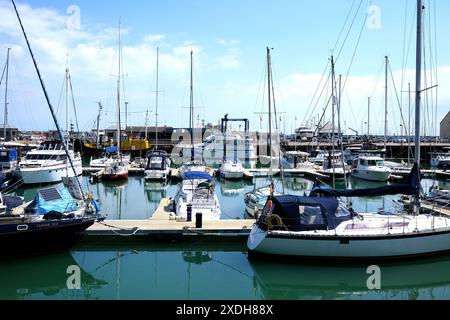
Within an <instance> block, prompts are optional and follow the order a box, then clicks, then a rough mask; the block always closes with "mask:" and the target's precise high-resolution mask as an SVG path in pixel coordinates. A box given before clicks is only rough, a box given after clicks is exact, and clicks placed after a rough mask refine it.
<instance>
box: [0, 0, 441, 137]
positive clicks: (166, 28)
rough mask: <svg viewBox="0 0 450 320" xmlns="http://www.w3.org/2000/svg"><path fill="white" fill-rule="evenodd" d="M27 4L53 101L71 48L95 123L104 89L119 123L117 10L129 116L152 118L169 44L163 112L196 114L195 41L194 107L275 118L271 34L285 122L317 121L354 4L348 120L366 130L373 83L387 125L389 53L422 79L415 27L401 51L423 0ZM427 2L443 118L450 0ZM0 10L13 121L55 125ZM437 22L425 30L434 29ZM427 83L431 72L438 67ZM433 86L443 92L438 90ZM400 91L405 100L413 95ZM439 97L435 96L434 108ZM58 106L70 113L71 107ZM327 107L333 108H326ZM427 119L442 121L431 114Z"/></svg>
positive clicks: (109, 118) (85, 109) (208, 117)
mask: <svg viewBox="0 0 450 320" xmlns="http://www.w3.org/2000/svg"><path fill="white" fill-rule="evenodd" d="M360 3H361V7H360V9H359V11H358V13H357V14H356V12H357V8H358V6H359V5H360ZM18 4H19V10H20V11H21V12H22V15H23V18H24V24H25V28H26V29H27V30H28V32H29V33H30V34H29V37H30V39H31V43H32V46H33V48H34V50H35V53H36V57H37V59H38V63H39V65H40V67H41V69H42V70H41V71H42V73H43V76H44V81H45V83H46V85H47V88H48V90H49V92H50V96H51V98H52V101H53V104H55V105H58V100H59V96H60V90H61V85H62V81H63V77H64V70H65V66H66V54H67V52H68V53H69V67H70V70H71V74H72V80H73V84H74V91H75V99H76V104H77V111H78V121H79V124H80V127H81V129H83V130H89V129H90V128H92V127H93V121H94V119H95V117H96V101H99V100H101V101H102V102H103V104H104V105H105V108H106V110H107V114H105V115H104V116H103V122H102V126H110V125H113V124H114V121H115V120H114V119H115V116H114V110H115V105H114V92H115V88H114V86H115V79H114V77H112V76H111V74H113V73H117V72H116V69H117V68H116V67H115V65H116V64H117V44H116V42H117V25H118V20H119V18H120V19H121V21H122V27H123V32H122V33H123V46H124V48H123V56H124V61H125V73H126V74H127V76H126V80H125V84H126V87H125V96H126V100H128V101H129V109H130V110H129V111H130V112H129V114H128V120H129V123H128V124H133V125H144V118H145V111H146V110H147V109H148V110H150V111H152V110H154V105H155V103H154V100H155V94H154V92H153V91H154V90H155V89H154V87H155V51H156V50H155V48H156V46H159V47H160V61H161V62H160V90H161V93H160V112H159V113H160V123H163V124H167V125H172V126H187V125H188V110H187V109H185V108H183V107H187V106H188V103H189V92H188V89H187V88H188V79H189V74H188V72H189V51H190V50H191V49H193V50H194V53H195V55H194V59H195V60H194V66H195V105H196V106H197V107H199V108H198V109H196V114H198V116H199V118H200V119H205V121H206V122H212V123H217V119H219V118H220V117H222V116H223V115H224V114H225V113H229V114H230V116H232V117H248V118H249V119H250V121H251V127H252V128H255V129H260V128H263V129H264V128H265V127H266V126H267V125H265V122H264V120H263V122H260V118H259V116H257V115H255V112H258V111H263V110H264V108H266V107H265V106H264V96H263V91H264V90H263V88H265V87H264V83H263V80H264V72H265V69H264V68H265V48H266V46H269V47H271V48H274V50H273V52H272V59H273V72H274V75H275V81H276V83H275V90H276V91H277V107H278V110H279V111H281V112H285V113H283V114H282V128H283V129H284V128H285V129H286V131H290V130H291V128H292V127H293V126H295V125H297V126H299V125H300V124H301V122H302V121H303V120H306V121H311V122H312V121H313V119H312V116H315V117H317V114H318V113H321V112H322V111H321V110H322V108H323V107H324V104H325V100H326V97H323V98H321V99H320V100H319V103H317V110H314V111H311V109H309V110H310V112H309V114H307V110H308V106H309V105H310V104H311V101H312V98H313V95H314V92H315V90H316V88H317V86H318V85H319V80H320V78H321V74H322V72H323V70H324V68H325V66H326V64H327V62H328V59H329V56H330V54H331V50H332V49H333V48H334V47H335V43H336V42H337V40H338V36H339V33H340V31H341V28H342V26H343V24H344V22H345V21H346V17H347V15H348V14H349V10H350V8H352V10H351V11H350V20H348V21H351V20H352V19H353V16H354V15H355V16H356V18H355V22H354V25H353V27H352V28H351V31H350V33H349V35H348V38H347V41H346V43H345V46H344V47H343V50H342V53H341V55H340V57H339V60H338V63H337V65H336V70H337V73H338V74H339V73H341V74H344V76H345V75H346V74H347V72H348V70H349V65H350V61H351V57H352V55H353V52H354V50H355V46H356V43H357V39H358V35H359V33H360V31H361V30H363V31H362V36H361V40H360V43H359V46H358V50H357V51H356V55H355V59H354V61H353V64H352V67H351V69H350V73H349V80H348V82H347V85H346V91H345V92H344V94H343V107H342V108H343V110H342V118H343V122H345V126H346V127H352V128H356V129H357V130H359V131H363V130H365V129H364V128H365V125H364V121H366V119H367V107H366V104H367V103H366V101H367V96H369V95H371V96H372V101H373V106H372V111H371V119H372V124H371V128H373V131H374V133H381V132H382V131H383V121H384V119H383V114H384V109H383V108H384V107H383V101H384V97H383V92H384V89H383V81H382V80H383V79H381V80H380V81H379V82H378V83H376V79H377V78H378V75H379V73H380V70H381V68H380V67H381V66H382V63H383V59H384V56H385V55H388V56H389V57H390V61H391V68H392V71H393V73H394V78H395V80H396V84H395V85H396V87H397V89H398V90H399V91H400V90H406V88H407V82H408V81H411V82H412V83H414V70H413V69H414V56H415V39H414V34H413V38H412V42H411V44H410V48H409V49H410V50H409V51H408V54H409V59H408V63H407V67H408V68H409V70H408V71H407V72H405V73H404V72H403V71H402V65H403V62H402V60H403V48H404V45H403V43H404V22H405V11H406V12H407V18H406V20H407V25H408V27H407V32H406V34H407V41H406V42H407V43H408V42H409V41H408V39H409V36H410V31H411V30H413V29H411V27H414V28H415V25H413V23H414V21H415V20H414V14H415V5H416V1H415V0H396V1H381V0H380V1H372V5H375V6H376V8H379V14H380V15H379V18H380V20H378V19H376V20H370V21H369V23H371V22H373V21H375V22H379V27H380V28H375V29H374V28H370V27H369V24H368V23H365V24H364V23H363V22H364V19H365V16H366V12H367V9H368V7H369V5H370V4H371V1H370V0H365V1H364V0H339V1H329V0H319V1H306V0H278V1H269V0H158V1H157V0H152V1H127V2H125V1H118V0H117V1H106V0H105V1H103V0H102V1H99V0H96V1H60V0H59V1H55V0H54V1H42V0H41V1H19V2H18ZM425 4H426V5H427V7H428V9H430V10H431V17H432V18H433V19H434V12H435V11H434V9H436V21H437V27H436V29H437V34H436V39H437V51H434V50H435V49H434V48H435V46H434V25H433V24H431V26H432V29H433V30H432V31H433V32H432V40H433V43H432V49H433V55H434V54H435V53H436V52H437V66H435V67H437V70H438V80H439V81H438V83H439V86H440V87H439V91H438V93H439V94H438V96H437V97H438V109H437V114H438V116H437V117H438V119H439V120H440V119H441V118H442V117H443V115H444V114H445V113H446V112H448V110H449V109H450V94H449V93H448V92H449V91H450V90H446V87H448V86H449V85H450V55H449V54H448V52H450V43H449V42H448V41H446V36H447V33H448V30H450V19H448V15H449V13H450V2H449V1H447V0H425ZM71 5H76V6H77V7H78V8H79V9H80V22H81V24H80V29H77V30H66V29H67V19H72V18H73V17H74V15H73V14H72V13H71V12H68V11H67V8H68V7H69V6H71ZM352 5H353V6H352ZM406 5H407V6H408V7H407V8H406ZM0 10H1V13H2V16H3V17H4V18H3V19H2V21H0V44H1V46H0V48H2V49H3V51H4V55H6V47H7V46H11V47H12V48H13V50H12V67H11V68H12V69H13V72H12V74H11V75H10V76H11V90H10V91H11V93H10V96H11V99H10V108H11V110H10V120H11V121H10V122H11V124H13V125H16V126H18V127H19V128H24V129H50V128H52V127H53V124H52V122H51V119H50V116H48V117H47V116H44V115H45V114H46V113H47V114H48V110H47V108H46V106H45V102H44V100H43V97H42V93H41V91H40V88H39V86H38V82H37V81H36V77H35V74H34V73H33V69H32V65H31V62H30V58H29V55H28V54H27V52H26V51H25V50H24V48H25V47H24V42H23V36H22V35H21V34H20V33H19V29H18V25H17V22H16V21H15V20H14V19H16V18H15V17H14V15H13V11H12V6H11V4H10V2H9V1H4V0H1V1H0ZM429 14H430V12H427V15H429ZM372 18H373V19H375V18H377V16H374V15H373V14H371V15H370V16H369V19H372ZM433 19H432V20H431V22H432V23H433V21H434V20H433ZM349 25H350V23H349V22H348V23H347V25H346V28H344V33H343V35H342V36H341V39H340V40H341V41H339V44H338V46H337V49H336V52H335V55H337V51H338V49H339V48H340V45H341V44H342V39H343V38H344V36H345V34H346V31H347V29H348V27H349ZM428 34H429V33H428V31H427V32H426V37H427V38H426V39H427V41H428V39H429V38H428ZM426 43H428V42H426ZM427 50H428V49H427ZM427 54H428V52H427ZM3 61H4V58H2V54H1V52H0V62H1V63H2V64H3ZM433 61H436V60H435V59H434V60H433ZM403 74H404V75H405V76H404V77H402V75H403ZM382 76H384V75H382ZM402 79H403V88H401V84H402ZM434 82H435V81H433V84H435V83H434ZM428 83H431V79H430V78H428ZM376 84H377V85H376ZM391 86H392V85H391V84H390V106H389V133H390V134H394V133H396V134H398V133H399V131H400V115H399V111H398V107H397V103H396V99H395V94H394V93H393V91H392V90H393V88H392V87H391ZM2 87H3V85H2ZM327 90H328V89H326V91H327ZM328 91H329V90H328ZM432 93H433V97H435V93H436V92H432ZM328 96H329V93H328ZM0 99H2V100H3V93H0ZM403 100H407V98H406V96H403ZM315 104H316V103H314V105H315ZM405 108H406V106H405ZM432 108H433V107H432V106H430V107H429V108H428V114H429V115H431V111H430V110H431V109H432ZM58 109H59V112H58V115H59V116H60V118H61V119H62V118H63V112H62V110H63V108H62V107H60V108H58ZM264 111H265V110H264ZM0 117H1V118H3V112H0ZM330 117H331V115H330V113H329V112H328V114H327V116H326V119H329V118H330ZM425 117H426V116H425ZM295 118H297V120H295ZM405 118H407V116H406V115H405ZM429 118H430V119H432V118H434V117H432V116H429ZM149 122H150V123H151V124H153V123H154V122H155V119H154V113H151V115H150V120H149ZM427 127H428V128H430V127H436V126H435V125H434V123H432V121H431V120H430V121H428V123H427ZM432 130H433V129H432V128H430V131H432ZM347 131H348V130H347Z"/></svg>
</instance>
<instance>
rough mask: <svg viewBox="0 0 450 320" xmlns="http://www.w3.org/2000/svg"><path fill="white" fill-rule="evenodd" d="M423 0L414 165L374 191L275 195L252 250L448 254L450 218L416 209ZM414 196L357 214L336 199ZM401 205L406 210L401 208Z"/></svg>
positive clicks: (348, 255)
mask: <svg viewBox="0 0 450 320" xmlns="http://www.w3.org/2000/svg"><path fill="white" fill-rule="evenodd" d="M423 9H424V7H423V0H417V54H416V134H415V147H416V148H415V149H416V155H415V157H416V159H415V160H416V164H415V165H414V167H413V169H412V171H411V173H410V175H409V177H407V179H406V180H405V182H404V183H401V184H396V185H391V186H385V187H381V188H376V189H356V190H336V189H331V188H323V187H319V188H314V189H313V191H312V193H311V194H310V196H309V197H298V196H293V195H282V196H274V197H272V198H270V199H269V200H268V201H267V202H266V205H265V207H264V210H263V213H262V215H261V217H260V218H259V219H258V221H257V222H256V223H255V224H254V226H253V228H252V231H251V233H250V236H249V238H248V241H247V247H248V249H249V250H250V252H251V253H260V254H268V255H286V256H296V257H302V258H306V259H338V260H340V259H350V260H368V259H370V260H372V259H401V258H407V257H417V256H423V255H436V254H443V253H446V252H450V217H447V216H436V215H433V214H421V213H420V207H421V204H420V194H421V184H420V159H421V158H420V131H421V130H420V129H421V128H420V124H421V121H420V120H421V119H420V116H421V108H420V105H421V69H422V58H421V52H422V51H421V50H422V15H423V12H422V11H423ZM402 194H403V195H410V196H413V197H414V201H413V203H412V204H413V205H412V206H410V208H409V211H407V212H406V213H405V212H386V211H385V210H382V211H380V212H376V213H357V212H355V211H354V210H353V208H352V207H351V205H346V204H344V203H343V202H342V201H340V200H339V197H366V196H385V195H402ZM405 209H406V208H405Z"/></svg>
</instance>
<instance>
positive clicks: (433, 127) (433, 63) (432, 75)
mask: <svg viewBox="0 0 450 320" xmlns="http://www.w3.org/2000/svg"><path fill="white" fill-rule="evenodd" d="M428 8H430V10H429V11H428V12H429V14H428V15H426V17H428V38H429V40H428V41H429V47H430V81H431V85H433V84H434V83H435V78H434V75H435V74H434V72H433V70H435V69H436V68H437V64H435V62H436V61H434V59H433V37H432V28H431V20H432V15H431V13H432V12H431V0H429V1H428ZM436 83H437V82H436ZM430 95H431V98H430V100H431V115H432V121H431V122H432V123H433V126H432V130H431V132H430V133H431V134H432V135H433V136H437V132H436V130H437V125H438V124H437V103H436V105H435V104H434V102H435V98H434V95H435V94H434V92H433V90H431V92H430ZM435 109H436V115H435V111H434V110H435Z"/></svg>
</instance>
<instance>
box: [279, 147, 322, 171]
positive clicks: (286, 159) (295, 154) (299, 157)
mask: <svg viewBox="0 0 450 320" xmlns="http://www.w3.org/2000/svg"><path fill="white" fill-rule="evenodd" d="M281 166H282V167H283V169H305V170H314V169H316V168H317V165H316V164H314V163H313V162H311V161H309V153H307V152H302V151H287V152H285V153H284V154H283V157H282V159H281Z"/></svg>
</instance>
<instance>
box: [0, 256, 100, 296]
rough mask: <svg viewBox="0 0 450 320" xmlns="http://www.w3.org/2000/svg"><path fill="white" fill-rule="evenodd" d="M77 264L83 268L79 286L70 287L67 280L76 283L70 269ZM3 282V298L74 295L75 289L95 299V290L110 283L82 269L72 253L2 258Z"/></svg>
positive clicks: (1, 293) (0, 269) (0, 294)
mask: <svg viewBox="0 0 450 320" xmlns="http://www.w3.org/2000/svg"><path fill="white" fill-rule="evenodd" d="M69 267H72V268H71V269H68V268H69ZM76 268H79V270H80V273H79V276H80V278H79V279H80V283H79V285H80V289H79V290H70V289H69V288H68V283H69V284H72V285H75V284H76V281H73V282H72V281H71V279H70V276H71V275H74V274H75V273H74V272H73V271H71V270H74V269H76ZM0 283H1V284H2V285H1V290H0V299H2V300H5V299H8V300H9V299H50V298H53V297H55V296H57V297H60V298H62V299H65V298H66V299H72V298H73V295H72V293H74V291H76V296H77V298H79V299H94V298H96V296H95V294H93V291H95V290H97V289H101V288H104V287H106V286H107V285H108V283H107V282H106V281H104V280H99V279H97V278H95V277H93V276H92V275H91V274H89V273H87V272H86V271H85V270H83V268H81V267H80V266H79V265H78V263H77V262H76V261H75V259H74V258H73V256H72V255H71V254H70V253H64V254H58V255H49V256H41V257H36V258H29V259H20V260H10V261H3V262H2V263H1V264H0Z"/></svg>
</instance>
